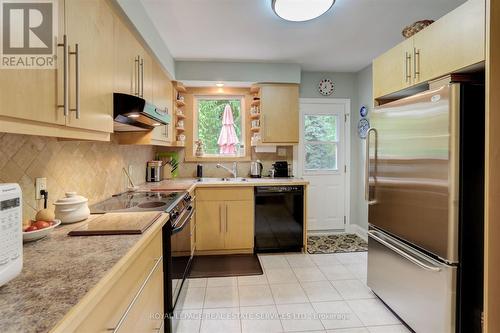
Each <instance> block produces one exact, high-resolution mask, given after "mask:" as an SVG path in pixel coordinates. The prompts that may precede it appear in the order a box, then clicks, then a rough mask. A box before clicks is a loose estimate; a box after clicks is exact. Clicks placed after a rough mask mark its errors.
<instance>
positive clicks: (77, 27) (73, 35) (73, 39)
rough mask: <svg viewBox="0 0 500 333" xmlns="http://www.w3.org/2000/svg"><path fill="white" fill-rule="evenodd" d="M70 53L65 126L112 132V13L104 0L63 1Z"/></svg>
mask: <svg viewBox="0 0 500 333" xmlns="http://www.w3.org/2000/svg"><path fill="white" fill-rule="evenodd" d="M65 11H66V12H65V18H66V35H67V43H68V48H69V51H70V53H71V52H75V56H74V57H70V63H69V68H68V71H70V73H69V78H70V82H69V92H70V94H69V104H70V105H69V108H70V110H72V109H74V110H75V111H74V112H70V113H69V116H68V117H67V126H71V127H78V128H82V129H89V130H95V131H103V132H108V133H111V132H113V61H114V54H113V43H111V46H110V45H109V44H110V41H113V35H114V29H113V20H114V15H113V12H112V11H111V8H110V7H109V5H108V3H107V2H106V1H102V0H85V1H81V0H65Z"/></svg>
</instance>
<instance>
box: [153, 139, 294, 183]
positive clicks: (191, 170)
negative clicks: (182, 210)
mask: <svg viewBox="0 0 500 333" xmlns="http://www.w3.org/2000/svg"><path fill="white" fill-rule="evenodd" d="M281 148H283V149H285V151H286V156H278V154H276V153H255V151H254V150H253V149H252V160H253V161H256V160H260V161H261V162H262V165H263V172H262V175H263V176H267V175H268V174H269V170H270V169H271V168H272V164H273V163H274V162H276V161H287V162H288V163H289V164H290V165H291V164H292V163H293V147H291V146H283V147H281ZM158 150H159V151H169V149H168V148H158ZM179 160H180V164H179V177H181V178H193V177H196V166H197V165H198V164H201V165H203V176H204V177H229V176H230V175H229V173H228V172H227V171H226V170H223V169H218V168H216V165H217V162H186V161H184V151H180V152H179ZM232 163H233V162H221V164H223V165H225V166H228V167H231V165H232ZM290 168H291V166H290ZM292 173H293V170H292ZM249 174H250V162H238V176H240V177H248V176H249Z"/></svg>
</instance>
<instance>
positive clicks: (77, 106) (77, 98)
mask: <svg viewBox="0 0 500 333" xmlns="http://www.w3.org/2000/svg"><path fill="white" fill-rule="evenodd" d="M68 53H69V54H71V55H74V56H75V108H74V109H70V111H75V112H76V119H80V53H79V50H78V44H75V51H74V52H68Z"/></svg>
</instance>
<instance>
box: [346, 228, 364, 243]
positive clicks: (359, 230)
mask: <svg viewBox="0 0 500 333" xmlns="http://www.w3.org/2000/svg"><path fill="white" fill-rule="evenodd" d="M346 231H348V232H351V233H354V234H356V235H358V236H359V237H361V238H363V239H364V240H365V241H368V231H367V230H366V229H364V228H362V227H360V226H359V225H357V224H350V225H348V226H347V228H346Z"/></svg>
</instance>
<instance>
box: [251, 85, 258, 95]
mask: <svg viewBox="0 0 500 333" xmlns="http://www.w3.org/2000/svg"><path fill="white" fill-rule="evenodd" d="M259 90H260V88H259V87H257V86H251V87H250V93H251V94H258V93H259Z"/></svg>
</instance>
